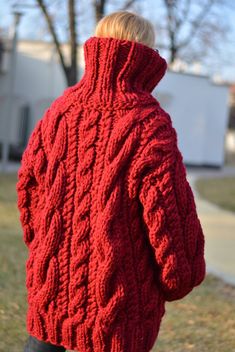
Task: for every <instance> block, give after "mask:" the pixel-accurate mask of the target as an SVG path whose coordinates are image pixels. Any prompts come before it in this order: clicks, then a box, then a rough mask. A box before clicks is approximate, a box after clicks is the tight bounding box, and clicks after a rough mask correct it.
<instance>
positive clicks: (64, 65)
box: [36, 0, 68, 77]
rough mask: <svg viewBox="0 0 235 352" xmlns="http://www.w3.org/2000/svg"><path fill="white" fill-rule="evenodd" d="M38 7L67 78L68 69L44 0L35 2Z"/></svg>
mask: <svg viewBox="0 0 235 352" xmlns="http://www.w3.org/2000/svg"><path fill="white" fill-rule="evenodd" d="M36 2H37V4H38V6H39V7H40V9H41V10H42V12H43V14H44V16H45V18H46V21H47V25H48V28H49V31H50V33H51V35H52V38H53V40H54V43H55V46H56V49H57V52H58V55H59V58H60V62H61V66H62V68H63V70H64V73H65V75H66V77H67V72H68V68H67V66H66V64H65V60H64V55H63V53H62V50H61V46H60V43H59V39H58V37H57V34H56V31H55V28H54V24H53V22H52V19H51V16H50V15H49V12H48V10H47V7H46V5H45V3H44V0H36Z"/></svg>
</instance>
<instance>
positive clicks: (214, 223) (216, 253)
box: [187, 167, 235, 285]
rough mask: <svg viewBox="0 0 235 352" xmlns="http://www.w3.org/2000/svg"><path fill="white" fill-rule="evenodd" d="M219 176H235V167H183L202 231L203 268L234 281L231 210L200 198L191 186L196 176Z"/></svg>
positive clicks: (234, 235)
mask: <svg viewBox="0 0 235 352" xmlns="http://www.w3.org/2000/svg"><path fill="white" fill-rule="evenodd" d="M223 176H234V177H235V167H224V168H223V169H222V170H211V169H209V170H208V169H201V170H200V169H197V170H193V169H187V179H188V181H189V182H190V185H191V187H192V189H193V193H194V196H195V201H196V206H197V211H198V216H199V218H200V221H201V224H202V228H203V231H204V234H205V256H206V264H207V272H208V273H213V274H215V275H217V276H219V277H220V278H222V279H223V280H224V281H226V282H227V283H230V284H232V285H235V214H234V213H233V212H230V211H227V210H224V209H222V208H220V207H219V206H216V205H215V204H212V203H210V202H208V201H207V200H204V199H202V198H201V197H200V196H199V194H198V192H197V191H196V188H195V181H196V179H197V178H199V177H223Z"/></svg>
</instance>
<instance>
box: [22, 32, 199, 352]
mask: <svg viewBox="0 0 235 352" xmlns="http://www.w3.org/2000/svg"><path fill="white" fill-rule="evenodd" d="M84 55H85V72H84V75H83V77H82V78H81V80H80V81H79V82H78V83H77V84H76V85H74V86H73V87H69V88H67V89H66V90H65V91H64V93H63V94H62V95H61V96H60V97H59V98H57V99H56V100H55V101H54V102H53V103H52V104H51V106H50V107H49V108H48V109H47V110H46V111H45V113H44V115H43V117H42V118H41V119H40V120H39V121H38V122H37V124H36V126H35V128H34V130H33V132H32V134H31V136H30V139H29V142H28V145H27V147H26V149H25V151H24V153H23V156H22V160H21V165H20V169H19V171H18V180H17V185H16V189H17V194H18V202H17V204H18V209H19V211H20V221H21V224H22V229H23V238H24V242H25V244H26V245H27V247H28V258H27V261H26V286H27V293H28V296H27V298H28V310H27V331H28V333H29V334H31V335H33V336H35V337H37V338H38V339H40V340H44V341H45V342H50V343H52V344H56V345H63V346H64V347H65V348H67V349H72V350H78V351H79V352H110V351H111V352H145V351H146V352H147V351H150V349H151V348H152V347H153V344H154V342H155V340H156V338H157V336H158V332H159V328H160V323H161V319H162V317H163V315H164V313H165V302H166V301H172V300H177V299H180V298H182V297H184V296H185V295H187V294H188V293H189V292H190V291H191V290H192V289H193V288H194V287H195V286H197V285H199V284H200V283H201V282H202V281H203V279H204V276H205V260H204V236H203V232H202V228H201V225H200V221H199V219H198V216H197V210H196V206H195V202H194V196H193V193H192V190H191V188H190V186H189V183H188V181H187V178H186V169H185V167H184V164H183V159H182V155H181V152H180V151H179V149H178V144H177V143H178V142H177V134H176V131H175V128H174V127H173V125H172V121H171V118H170V116H169V114H168V113H166V112H165V111H164V110H163V109H162V108H161V106H160V104H159V102H158V101H157V100H156V98H154V97H153V96H152V95H151V92H152V90H153V88H154V87H155V86H156V85H157V84H158V82H159V81H160V80H161V78H162V77H163V76H164V74H165V72H166V68H167V64H166V61H165V60H164V59H163V58H162V57H161V56H160V55H159V54H158V53H157V52H156V51H154V50H153V49H151V48H149V47H147V46H145V45H144V44H141V43H137V42H133V41H128V40H120V39H115V38H98V37H90V38H89V39H88V40H87V41H86V42H85V44H84Z"/></svg>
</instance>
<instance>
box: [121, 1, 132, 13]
mask: <svg viewBox="0 0 235 352" xmlns="http://www.w3.org/2000/svg"><path fill="white" fill-rule="evenodd" d="M134 3H135V0H128V1H127V2H126V3H125V4H124V6H123V7H122V10H123V11H124V10H127V9H128V8H129V7H131V6H132V5H133V4H134Z"/></svg>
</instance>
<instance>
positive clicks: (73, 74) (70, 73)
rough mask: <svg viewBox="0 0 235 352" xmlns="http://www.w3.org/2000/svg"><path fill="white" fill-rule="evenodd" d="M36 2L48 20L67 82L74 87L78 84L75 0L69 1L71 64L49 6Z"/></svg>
mask: <svg viewBox="0 0 235 352" xmlns="http://www.w3.org/2000/svg"><path fill="white" fill-rule="evenodd" d="M36 2H37V4H38V6H39V7H40V9H41V11H42V13H43V15H44V17H45V19H46V22H47V25H48V29H49V32H50V34H51V36H52V38H53V41H54V44H55V47H56V50H57V53H58V56H59V59H60V63H61V67H62V69H63V71H64V74H65V77H66V80H67V84H68V85H69V86H71V85H74V84H75V83H76V82H77V73H78V66H77V32H76V13H75V0H68V17H69V33H70V36H69V47H70V64H66V60H65V57H64V54H63V51H62V48H61V44H60V41H59V38H58V35H57V33H56V30H55V24H54V22H53V18H52V16H51V15H50V13H49V10H48V6H47V5H46V3H45V1H44V0H36Z"/></svg>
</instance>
